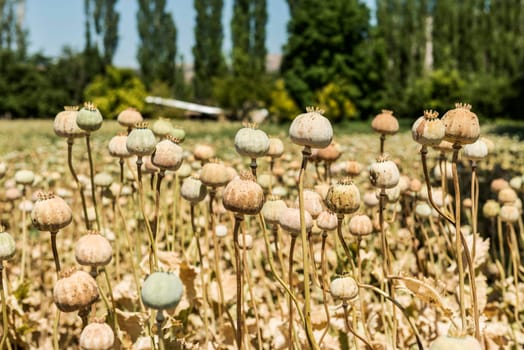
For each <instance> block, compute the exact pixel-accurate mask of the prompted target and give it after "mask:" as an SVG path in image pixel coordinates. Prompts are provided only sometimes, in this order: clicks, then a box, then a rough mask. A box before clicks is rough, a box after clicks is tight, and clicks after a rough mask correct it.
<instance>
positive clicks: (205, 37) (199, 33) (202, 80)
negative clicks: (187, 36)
mask: <svg viewBox="0 0 524 350" xmlns="http://www.w3.org/2000/svg"><path fill="white" fill-rule="evenodd" d="M223 5H224V2H223V0H195V10H196V14H197V15H196V23H195V45H194V46H193V59H194V71H195V75H194V77H193V86H194V91H195V97H196V98H197V100H200V101H206V100H207V99H209V98H210V96H211V92H212V87H211V81H212V80H213V79H214V78H216V77H220V76H222V75H223V74H224V72H225V62H224V57H223V55H222V41H223V38H224V33H223V30H222V21H221V17H222V8H223Z"/></svg>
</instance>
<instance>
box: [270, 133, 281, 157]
mask: <svg viewBox="0 0 524 350" xmlns="http://www.w3.org/2000/svg"><path fill="white" fill-rule="evenodd" d="M266 154H267V155H268V156H270V157H271V158H273V159H274V158H280V157H281V156H282V154H284V143H283V142H282V140H281V139H278V138H276V137H270V138H269V148H268V150H267V153H266Z"/></svg>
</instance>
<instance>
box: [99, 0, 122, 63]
mask: <svg viewBox="0 0 524 350" xmlns="http://www.w3.org/2000/svg"><path fill="white" fill-rule="evenodd" d="M115 5H116V0H95V12H94V13H93V15H94V20H95V21H94V22H95V30H96V34H97V35H98V36H100V37H101V39H102V47H103V51H102V57H103V61H104V65H106V66H108V65H111V64H112V63H113V57H114V56H115V52H116V48H117V47H118V21H119V20H120V14H119V13H118V12H116V11H115Z"/></svg>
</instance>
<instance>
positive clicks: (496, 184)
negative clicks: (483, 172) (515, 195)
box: [490, 178, 510, 193]
mask: <svg viewBox="0 0 524 350" xmlns="http://www.w3.org/2000/svg"><path fill="white" fill-rule="evenodd" d="M508 187H510V186H509V182H507V181H506V180H504V179H502V178H497V179H494V180H493V181H491V184H490V189H491V192H493V193H499V192H500V191H502V190H503V189H505V188H508Z"/></svg>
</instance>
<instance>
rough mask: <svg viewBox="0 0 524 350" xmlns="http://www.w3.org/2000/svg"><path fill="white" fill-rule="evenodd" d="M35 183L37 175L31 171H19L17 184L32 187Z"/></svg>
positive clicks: (16, 177) (16, 174)
mask: <svg viewBox="0 0 524 350" xmlns="http://www.w3.org/2000/svg"><path fill="white" fill-rule="evenodd" d="M33 181H35V173H33V172H32V171H31V170H18V171H17V172H16V173H15V182H16V183H17V184H20V185H31V184H32V183H33Z"/></svg>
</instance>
